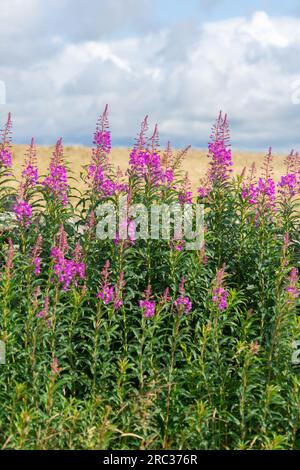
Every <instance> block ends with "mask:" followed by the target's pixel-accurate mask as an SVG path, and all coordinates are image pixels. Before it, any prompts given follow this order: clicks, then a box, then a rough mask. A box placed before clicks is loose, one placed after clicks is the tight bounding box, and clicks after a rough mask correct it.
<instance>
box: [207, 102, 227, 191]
mask: <svg viewBox="0 0 300 470" xmlns="http://www.w3.org/2000/svg"><path fill="white" fill-rule="evenodd" d="M208 151H209V156H210V159H211V161H210V169H209V171H208V177H209V180H210V181H211V182H212V183H213V182H216V181H218V182H224V181H226V180H228V178H229V175H230V173H231V172H232V165H233V162H232V155H231V149H230V140H229V125H228V119H227V114H225V116H224V117H223V115H222V112H221V111H220V114H219V117H218V119H217V121H216V123H215V124H214V126H213V128H212V133H211V136H210V142H209V144H208Z"/></svg>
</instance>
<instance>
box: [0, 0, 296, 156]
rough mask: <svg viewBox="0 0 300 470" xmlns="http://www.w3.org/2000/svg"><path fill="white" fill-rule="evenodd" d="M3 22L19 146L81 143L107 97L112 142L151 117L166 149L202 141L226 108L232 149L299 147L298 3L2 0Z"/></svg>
mask: <svg viewBox="0 0 300 470" xmlns="http://www.w3.org/2000/svg"><path fill="white" fill-rule="evenodd" d="M0 18H1V27H0V58H1V60H0V102H1V89H2V95H3V83H4V84H5V87H6V104H3V103H2V104H0V121H1V124H3V123H4V121H5V116H6V114H7V112H8V111H11V112H12V114H13V121H14V140H15V142H20V143H26V142H29V141H30V138H31V137H32V136H35V137H36V140H37V142H38V143H39V144H51V143H53V142H55V140H56V139H57V138H58V137H60V136H62V137H63V139H64V142H65V143H66V144H82V145H89V144H90V143H91V136H92V133H93V130H94V127H95V121H96V120H97V117H98V116H99V114H100V113H101V111H102V109H103V108H104V106H105V104H106V103H108V104H109V109H110V123H111V131H112V138H113V143H114V144H115V145H126V146H129V145H131V143H132V142H133V139H134V137H135V135H136V133H137V130H138V128H139V124H140V121H141V120H142V119H143V117H144V116H145V115H146V114H148V115H149V120H150V124H151V125H152V126H154V124H155V123H156V122H157V123H158V125H159V131H160V136H161V143H162V145H164V144H165V143H166V141H167V140H168V139H170V140H171V142H172V144H173V145H174V146H185V145H188V144H192V145H193V146H196V147H203V146H206V143H207V139H208V136H209V133H210V127H211V124H212V122H213V121H214V119H215V117H216V115H217V114H218V111H219V110H220V109H222V110H223V111H224V112H227V113H228V115H229V120H230V124H231V134H232V143H233V147H235V148H241V149H261V150H265V149H267V148H268V146H269V145H272V146H273V148H274V151H281V150H284V151H289V150H290V149H291V148H298V149H300V104H296V102H298V101H299V102H300V2H299V0H285V1H282V0H280V1H279V0H278V1H277V0H265V1H264V0H260V1H259V0H252V1H251V2H250V1H249V0H239V1H237V0H234V1H233V0H89V1H87V0H0ZM297 81H298V83H297ZM1 83H2V86H1ZM293 96H294V99H292V97H293ZM2 101H3V100H2ZM293 101H294V103H293Z"/></svg>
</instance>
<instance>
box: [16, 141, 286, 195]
mask: <svg viewBox="0 0 300 470" xmlns="http://www.w3.org/2000/svg"><path fill="white" fill-rule="evenodd" d="M26 149H27V146H26V145H14V146H13V158H14V172H15V175H16V176H17V178H18V177H19V176H20V175H21V172H22V165H23V164H24V160H25V152H26ZM53 151H54V146H39V147H38V148H37V156H38V166H39V169H40V172H41V174H45V173H47V168H48V165H49V162H50V158H51V155H52V153H53ZM64 153H65V159H66V161H68V162H69V166H70V169H71V170H72V172H73V176H74V177H76V178H77V177H78V176H79V175H80V172H81V170H82V167H83V166H84V165H88V164H89V162H90V158H91V149H90V148H89V147H79V146H65V147H64ZM129 153H130V149H129V148H124V147H122V148H121V147H119V148H113V149H112V152H111V157H110V161H111V163H112V164H113V165H114V166H115V167H118V166H119V167H120V168H121V170H123V171H125V170H126V169H127V168H128V160H129ZM264 156H265V153H264V152H246V151H236V152H233V162H234V166H233V169H234V174H240V173H241V172H242V171H243V168H244V167H245V166H246V167H247V168H250V166H251V165H252V163H253V162H255V164H256V167H257V169H258V170H259V169H260V168H261V167H262V165H263V160H264ZM285 158H286V155H284V154H282V153H281V154H279V153H277V154H276V153H274V159H273V164H274V179H275V180H276V181H277V180H278V179H279V177H280V176H281V175H282V174H284V169H285V166H284V160H285ZM208 166H209V160H208V158H207V150H204V149H203V150H200V149H191V150H189V152H188V154H187V156H186V158H185V160H184V162H183V169H184V170H185V171H187V172H188V173H189V177H190V179H191V183H192V189H193V191H195V190H196V188H197V187H198V186H199V179H200V178H201V177H203V175H204V174H205V173H206V171H207V169H208ZM76 186H77V187H79V189H82V188H83V182H82V181H81V180H79V181H78V183H77V182H76ZM80 186H81V187H80Z"/></svg>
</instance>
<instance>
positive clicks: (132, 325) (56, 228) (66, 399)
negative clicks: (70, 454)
mask: <svg viewBox="0 0 300 470" xmlns="http://www.w3.org/2000/svg"><path fill="white" fill-rule="evenodd" d="M147 131H148V120H147V118H145V120H144V121H143V123H142V126H141V130H140V133H139V135H138V137H137V139H136V142H135V144H134V146H133V149H132V150H131V152H130V155H129V166H128V170H127V172H126V173H122V172H121V171H120V170H119V169H115V168H114V167H113V166H112V164H111V162H110V151H111V137H110V130H109V122H108V108H107V107H106V108H105V111H104V113H103V115H102V116H101V118H100V120H99V122H98V124H97V128H96V132H95V134H94V139H93V144H94V147H93V149H92V155H91V163H90V164H89V165H88V166H87V168H84V169H83V172H82V179H83V181H84V182H85V190H84V191H83V192H79V191H78V190H77V189H75V188H73V187H72V185H74V183H73V178H72V176H71V174H70V171H69V169H68V164H67V163H66V162H65V160H64V149H63V142H62V140H61V139H60V140H58V142H57V144H56V147H55V150H54V153H53V155H52V158H51V162H50V166H49V171H48V174H46V175H40V174H39V171H38V163H37V153H36V147H35V143H34V140H32V142H31V144H30V146H29V149H28V152H27V154H26V158H25V166H24V168H23V171H22V176H21V180H20V181H18V182H17V185H16V180H15V177H14V168H13V152H12V147H11V117H10V116H9V118H8V121H7V124H6V125H5V127H4V130H3V131H2V132H1V142H0V211H1V214H0V215H1V225H0V246H1V254H0V256H1V257H0V262H1V275H0V340H1V341H2V343H1V345H2V350H3V345H4V346H5V353H6V357H5V364H1V365H0V368H1V375H0V400H1V410H0V443H1V444H0V445H1V447H2V448H3V449H12V448H15V449H293V448H297V447H299V437H300V436H299V434H300V411H299V410H300V378H299V375H298V371H297V368H296V366H295V365H294V364H293V363H292V356H293V343H294V342H295V341H296V340H298V339H299V336H300V332H299V321H298V317H297V306H298V305H299V304H298V299H299V294H300V292H299V283H298V268H299V259H300V258H299V253H300V252H299V248H300V237H299V193H300V159H299V156H298V154H297V153H296V152H292V153H291V154H290V155H289V156H288V157H287V159H286V174H284V175H282V177H281V178H280V180H279V181H278V182H275V181H274V179H273V176H272V150H271V149H270V150H269V151H268V153H267V155H266V158H265V164H264V167H263V168H262V169H261V171H259V172H258V174H257V173H256V169H255V167H252V168H250V169H245V170H244V171H243V173H242V174H241V175H239V176H236V177H234V176H232V175H233V173H232V154H231V149H230V142H229V125H228V119H227V116H223V114H222V113H220V115H219V117H218V119H217V122H216V124H215V125H214V127H213V131H212V134H211V139H210V142H209V146H208V157H209V160H210V165H209V170H208V173H207V174H206V175H203V178H202V179H201V182H200V183H199V189H198V192H197V194H196V195H193V193H192V190H191V186H190V182H189V178H188V175H186V174H184V173H183V172H182V169H181V164H182V160H183V159H184V158H185V155H186V153H187V151H188V148H187V149H185V150H183V151H182V152H178V153H176V152H174V151H173V150H172V148H171V146H170V144H169V143H168V145H167V147H166V149H165V150H160V148H159V138H158V129H157V126H156V127H155V129H154V132H153V134H152V136H150V137H147ZM15 188H17V189H15ZM10 198H11V201H12V204H10V207H9V208H8V205H7V201H8V200H10ZM122 198H123V200H124V198H125V200H126V201H127V204H126V206H125V208H126V209H125V211H123V212H122V213H121V214H119V221H118V222H119V223H118V224H117V228H116V231H115V236H114V237H113V238H112V239H111V238H109V237H107V238H104V239H99V237H98V236H97V224H98V223H99V217H100V216H99V207H100V206H101V204H103V203H104V202H105V203H108V202H109V203H110V204H111V206H112V207H118V204H119V202H120V200H121V199H122ZM161 204H165V205H168V206H170V205H172V204H179V207H186V205H188V206H192V207H194V206H195V205H196V204H203V205H204V211H205V217H204V224H205V227H204V232H205V237H204V238H205V241H204V243H203V244H202V245H201V247H200V248H199V247H197V248H196V249H194V250H186V244H187V241H188V240H187V239H186V238H185V236H184V234H183V235H182V234H181V235H180V234H178V233H177V231H176V227H175V225H176V224H175V222H174V218H173V219H172V217H171V219H172V220H171V226H172V227H173V229H174V230H173V232H172V236H171V238H169V239H168V238H164V237H162V236H158V237H156V239H152V238H150V237H148V238H146V237H144V238H143V237H140V224H141V219H137V218H136V217H135V216H134V214H133V212H132V211H131V210H130V207H132V206H133V205H135V207H136V206H137V205H138V206H143V207H144V208H146V209H147V210H149V211H150V210H151V208H153V207H155V206H158V205H161Z"/></svg>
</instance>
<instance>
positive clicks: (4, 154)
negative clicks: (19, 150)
mask: <svg viewBox="0 0 300 470" xmlns="http://www.w3.org/2000/svg"><path fill="white" fill-rule="evenodd" d="M0 165H3V166H4V167H5V168H11V165H12V154H11V151H10V150H9V149H5V148H4V149H2V150H0Z"/></svg>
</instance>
